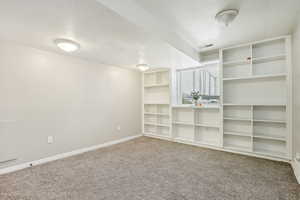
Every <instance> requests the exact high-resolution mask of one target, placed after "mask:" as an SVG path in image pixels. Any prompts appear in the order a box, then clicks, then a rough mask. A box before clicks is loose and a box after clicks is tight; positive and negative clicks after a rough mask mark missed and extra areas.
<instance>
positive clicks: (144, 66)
mask: <svg viewBox="0 0 300 200" xmlns="http://www.w3.org/2000/svg"><path fill="white" fill-rule="evenodd" d="M136 67H137V68H138V69H139V70H140V71H142V72H144V71H147V70H148V69H150V67H149V66H148V65H147V64H138V65H136Z"/></svg>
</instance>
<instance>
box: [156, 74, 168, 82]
mask: <svg viewBox="0 0 300 200" xmlns="http://www.w3.org/2000/svg"><path fill="white" fill-rule="evenodd" d="M168 83H169V72H168V71H161V72H157V76H156V84H168Z"/></svg>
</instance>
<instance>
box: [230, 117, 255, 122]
mask: <svg viewBox="0 0 300 200" xmlns="http://www.w3.org/2000/svg"><path fill="white" fill-rule="evenodd" d="M224 120H232V121H251V119H248V118H237V117H234V118H233V117H224Z"/></svg>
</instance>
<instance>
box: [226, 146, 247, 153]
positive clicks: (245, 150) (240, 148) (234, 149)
mask: <svg viewBox="0 0 300 200" xmlns="http://www.w3.org/2000/svg"><path fill="white" fill-rule="evenodd" d="M224 148H225V149H228V150H233V151H244V152H252V149H251V148H249V147H245V146H238V145H224Z"/></svg>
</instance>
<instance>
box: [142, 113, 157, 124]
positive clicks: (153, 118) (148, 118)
mask: <svg viewBox="0 0 300 200" xmlns="http://www.w3.org/2000/svg"><path fill="white" fill-rule="evenodd" d="M144 122H145V123H146V124H156V123H157V117H156V116H155V115H145V116H144Z"/></svg>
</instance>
